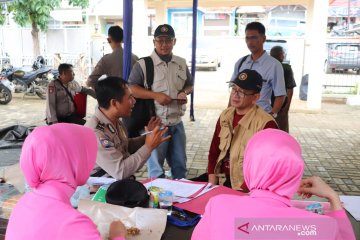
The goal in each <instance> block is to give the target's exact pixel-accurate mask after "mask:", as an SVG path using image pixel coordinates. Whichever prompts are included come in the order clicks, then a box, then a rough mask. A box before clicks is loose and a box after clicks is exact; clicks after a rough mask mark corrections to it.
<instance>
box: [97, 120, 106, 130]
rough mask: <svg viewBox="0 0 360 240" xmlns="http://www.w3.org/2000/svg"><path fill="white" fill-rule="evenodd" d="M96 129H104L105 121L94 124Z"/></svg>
mask: <svg viewBox="0 0 360 240" xmlns="http://www.w3.org/2000/svg"><path fill="white" fill-rule="evenodd" d="M96 129H98V130H100V131H103V132H104V131H105V123H102V122H99V123H98V125H96Z"/></svg>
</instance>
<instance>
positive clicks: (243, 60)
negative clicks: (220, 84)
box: [238, 54, 250, 73]
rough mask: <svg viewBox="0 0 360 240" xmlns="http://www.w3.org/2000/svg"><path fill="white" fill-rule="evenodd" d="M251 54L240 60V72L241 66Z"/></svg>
mask: <svg viewBox="0 0 360 240" xmlns="http://www.w3.org/2000/svg"><path fill="white" fill-rule="evenodd" d="M248 56H250V55H249V54H248V55H246V56H244V57H243V58H242V59H241V61H240V64H239V67H238V73H239V72H240V68H241V66H242V65H243V63H244V62H245V61H246V59H247V57H248Z"/></svg>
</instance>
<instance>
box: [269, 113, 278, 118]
mask: <svg viewBox="0 0 360 240" xmlns="http://www.w3.org/2000/svg"><path fill="white" fill-rule="evenodd" d="M269 114H270V115H271V116H272V117H273V118H276V117H277V115H278V114H277V113H273V112H270V113H269Z"/></svg>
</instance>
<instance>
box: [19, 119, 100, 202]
mask: <svg viewBox="0 0 360 240" xmlns="http://www.w3.org/2000/svg"><path fill="white" fill-rule="evenodd" d="M96 153H97V142H96V137H95V133H94V132H93V131H92V130H91V129H89V128H86V127H83V126H79V125H75V124H66V123H59V124H54V125H51V126H44V127H38V128H36V129H35V130H34V131H33V132H32V133H31V134H30V135H29V136H28V137H27V138H26V140H25V142H24V145H23V148H22V152H21V157H20V167H21V169H22V171H23V173H24V175H25V178H26V181H27V183H28V184H29V186H30V187H31V188H33V189H34V191H36V190H37V189H38V188H42V186H46V187H45V189H52V190H53V191H58V190H59V191H62V192H64V193H65V194H66V196H68V197H69V198H70V196H71V195H72V194H73V192H74V191H75V189H76V187H77V186H81V185H83V184H85V183H86V181H87V179H88V178H89V175H90V172H91V170H92V169H93V167H94V164H95V161H96ZM58 188H60V189H58ZM43 189H44V188H43ZM46 191H48V190H46ZM50 192H51V191H50ZM49 194H51V193H49Z"/></svg>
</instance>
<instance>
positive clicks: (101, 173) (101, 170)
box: [91, 168, 106, 177]
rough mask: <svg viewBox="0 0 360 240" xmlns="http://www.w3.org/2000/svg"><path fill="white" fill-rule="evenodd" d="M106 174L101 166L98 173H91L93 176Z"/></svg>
mask: <svg viewBox="0 0 360 240" xmlns="http://www.w3.org/2000/svg"><path fill="white" fill-rule="evenodd" d="M105 174H106V172H105V170H104V169H102V168H100V170H99V171H97V172H96V173H93V174H91V177H102V176H104V175H105Z"/></svg>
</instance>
